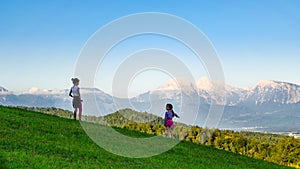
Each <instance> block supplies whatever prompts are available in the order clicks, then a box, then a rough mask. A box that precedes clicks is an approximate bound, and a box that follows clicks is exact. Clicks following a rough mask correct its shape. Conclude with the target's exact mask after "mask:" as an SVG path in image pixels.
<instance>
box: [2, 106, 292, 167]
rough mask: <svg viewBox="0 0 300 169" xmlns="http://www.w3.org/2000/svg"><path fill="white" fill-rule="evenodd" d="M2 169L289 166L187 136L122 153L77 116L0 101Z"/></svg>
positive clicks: (138, 134)
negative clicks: (142, 154) (154, 148)
mask: <svg viewBox="0 0 300 169" xmlns="http://www.w3.org/2000/svg"><path fill="white" fill-rule="evenodd" d="M103 127H106V126H103ZM115 130H117V131H118V132H120V133H123V134H125V135H128V136H131V137H151V136H152V135H149V134H145V133H141V132H137V131H133V130H128V129H121V128H115ZM166 139H167V138H166ZM0 168H30V169H31V168H43V169H47V168H49V169H50V168H51V169H53V168H59V169H60V168H71V169H76V168H93V169H94V168H126V169H127V168H149V169H152V168H159V169H167V168H172V169H174V168H175V169H176V168H182V169H188V168H195V169H197V168H199V169H202V168H203V169H208V168H215V169H231V168H232V169H233V168H234V169H242V168H245V169H246V168H247V169H268V168H269V169H277V168H278V169H281V168H282V169H283V168H289V167H285V166H280V165H277V164H274V163H269V162H265V161H263V160H258V159H254V158H249V157H246V156H242V155H239V154H234V153H231V152H228V151H224V150H218V149H215V148H213V147H208V146H203V145H198V144H194V143H190V142H185V141H182V142H180V143H179V144H178V145H177V146H175V147H174V148H172V149H171V150H169V151H167V152H165V153H163V154H160V155H157V156H153V157H149V158H127V157H122V156H118V155H115V154H112V153H110V152H107V151H106V150H104V149H103V148H101V147H99V146H98V145H96V144H95V143H94V142H93V141H92V140H91V139H90V138H89V137H88V136H87V135H86V133H85V132H84V130H83V129H82V127H81V125H80V123H79V122H78V121H74V120H71V119H66V118H62V117H57V116H53V115H47V114H43V113H38V112H33V111H28V110H24V109H19V108H11V107H3V106H0Z"/></svg>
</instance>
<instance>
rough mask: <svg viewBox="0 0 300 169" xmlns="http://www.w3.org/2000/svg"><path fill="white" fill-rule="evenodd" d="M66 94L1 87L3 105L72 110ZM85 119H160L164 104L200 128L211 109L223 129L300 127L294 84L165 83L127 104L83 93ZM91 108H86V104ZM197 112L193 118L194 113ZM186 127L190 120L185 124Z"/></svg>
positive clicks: (299, 88)
mask: <svg viewBox="0 0 300 169" xmlns="http://www.w3.org/2000/svg"><path fill="white" fill-rule="evenodd" d="M68 92H69V89H66V90H41V89H37V88H31V89H29V90H27V91H24V92H21V93H18V94H16V93H13V92H8V91H7V90H6V89H4V88H0V104H1V105H22V106H37V107H58V108H63V109H68V110H72V104H71V101H72V99H71V98H70V97H69V96H68ZM81 94H82V98H83V106H84V110H85V114H89V115H105V114H109V113H113V112H115V111H116V110H117V109H121V108H126V107H128V108H132V109H135V110H138V111H147V112H150V113H153V114H156V115H160V116H163V115H162V114H161V113H163V112H164V106H165V104H166V103H169V102H170V103H173V105H174V109H175V110H176V111H177V112H180V110H184V111H185V112H183V113H185V114H183V115H182V118H181V119H184V118H185V117H193V118H195V120H196V121H195V123H191V124H196V125H198V126H202V125H203V124H204V123H205V120H206V118H207V117H208V112H209V110H210V105H211V104H216V105H222V106H225V109H224V113H223V118H222V120H221V121H220V125H219V126H221V127H227V128H228V127H241V126H242V127H247V126H267V127H270V126H271V127H272V128H274V127H278V126H280V127H287V128H288V129H291V128H300V86H299V85H296V84H291V83H286V82H279V81H272V80H262V81H260V82H259V83H258V84H257V85H255V86H253V87H248V88H243V89H242V88H237V87H233V86H230V85H227V84H224V83H222V82H215V81H211V80H210V79H208V78H201V79H199V80H198V81H197V82H196V83H193V82H190V81H188V80H183V79H177V80H169V81H167V82H165V83H164V84H162V85H160V86H159V87H158V88H156V89H153V90H150V91H148V92H146V93H143V94H141V95H139V96H137V97H134V98H130V99H122V98H116V97H113V96H111V95H109V94H106V93H104V92H103V91H101V90H99V89H95V88H82V89H81ZM88 102H93V103H94V104H93V106H91V107H86V105H87V104H86V103H88ZM191 113H196V115H197V117H196V116H195V114H191ZM186 121H188V122H190V121H189V119H188V120H186Z"/></svg>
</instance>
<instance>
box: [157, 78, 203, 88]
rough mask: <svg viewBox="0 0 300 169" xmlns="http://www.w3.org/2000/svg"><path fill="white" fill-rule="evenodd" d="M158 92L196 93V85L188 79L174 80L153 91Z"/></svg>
mask: <svg viewBox="0 0 300 169" xmlns="http://www.w3.org/2000/svg"><path fill="white" fill-rule="evenodd" d="M157 90H158V91H160V90H183V91H190V90H193V91H197V90H196V85H195V84H194V83H193V82H191V81H190V80H188V79H184V78H176V79H170V80H168V81H167V82H166V83H164V84H162V85H160V86H158V88H157V89H155V91H157Z"/></svg>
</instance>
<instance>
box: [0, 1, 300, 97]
mask: <svg viewBox="0 0 300 169" xmlns="http://www.w3.org/2000/svg"><path fill="white" fill-rule="evenodd" d="M299 9H300V1H299V0H273V1H271V0H253V1H246V0H240V1H236V0H226V1H225V0H224V1H222V0H220V1H199V0H194V1H173V0H172V1H171V0H165V1H158V0H152V1H138V0H131V1H121V0H118V1H116V0H115V1H109V0H106V1H71V0H69V1H67V0H53V1H31V0H28V1H21V0H20V1H14V0H12V1H1V2H0V65H1V66H0V72H1V73H0V86H3V87H5V88H6V89H8V90H10V91H22V90H27V89H29V88H31V87H38V88H41V89H65V88H69V87H70V85H71V82H70V78H71V77H72V75H73V71H74V67H75V64H76V61H77V57H78V56H79V53H80V50H81V48H82V47H83V45H84V44H85V43H86V41H87V40H88V38H89V37H90V36H91V35H92V34H93V33H94V32H96V31H97V30H98V29H99V28H101V27H102V26H104V25H105V24H107V23H109V22H111V21H112V20H115V19H117V18H119V17H122V16H126V15H129V14H134V13H141V12H163V13H169V14H172V15H176V16H179V17H181V18H184V19H186V20H187V21H189V22H191V23H193V24H194V25H195V26H197V27H198V28H199V29H200V30H201V31H202V32H203V33H204V34H205V35H206V36H207V37H208V38H209V39H210V41H211V42H212V44H213V45H214V47H215V49H216V51H217V52H218V55H219V57H220V61H221V63H222V66H223V69H224V73H225V80H226V83H229V84H230V85H233V86H237V87H245V86H252V85H255V84H256V83H257V82H258V81H259V80H280V81H287V82H292V83H296V84H300V78H299V74H300V69H299V68H300V10H299ZM154 41H155V43H153V42H154ZM141 42H143V43H141ZM156 42H159V43H156ZM126 43H128V44H132V45H129V46H131V47H132V48H130V49H129V51H132V50H134V49H135V48H134V47H133V46H135V44H138V46H139V47H140V48H142V47H160V48H167V49H169V48H168V47H170V45H165V44H166V43H167V44H170V43H173V44H174V45H173V49H175V48H176V52H181V54H182V55H184V54H186V55H185V58H186V59H183V60H184V62H187V64H189V65H191V67H193V68H195V67H198V66H197V65H193V64H194V63H193V60H192V59H188V55H189V54H188V53H187V52H185V49H183V48H182V50H180V49H181V48H180V46H179V45H178V44H176V42H171V41H170V40H169V39H167V38H164V37H157V36H145V37H134V38H132V39H129V40H128V41H127V42H124V44H123V45H126ZM154 44H155V45H154ZM171 46H172V45H171ZM117 49H120V51H119V53H120V52H121V51H122V45H120V46H119V47H116V50H117ZM136 49H139V48H136ZM169 50H171V51H172V48H170V49H169ZM176 52H175V53H176ZM111 55H113V52H112V53H111ZM112 57H118V55H117V54H116V55H114V56H112ZM116 60H118V59H115V61H116ZM119 60H122V58H119ZM107 61H109V59H108V60H107ZM103 63H105V62H103ZM107 63H110V62H107ZM115 64H117V62H116V63H115ZM191 70H192V71H193V73H194V75H195V78H200V77H201V76H205V73H204V72H205V71H203V70H204V69H203V67H201V66H200V67H199V69H191ZM104 72H105V70H104V71H103V72H102V73H104ZM104 74H105V73H104ZM150 74H151V73H150ZM150 74H149V72H148V74H147V73H145V74H143V76H142V75H141V76H140V77H137V80H136V83H135V84H132V87H133V89H132V90H139V91H143V90H146V88H147V87H149V86H146V87H145V86H142V85H141V84H143V83H141V82H142V81H143V82H144V80H145V79H148V80H149V82H147V83H146V84H149V83H151V82H153V85H154V84H155V85H157V84H158V82H159V83H160V82H161V81H163V80H165V79H167V78H168V77H167V76H166V75H163V74H161V73H159V72H152V74H151V75H150ZM106 75H107V76H102V77H101V71H100V73H99V76H100V77H99V79H100V80H97V79H96V82H97V83H98V84H99V88H101V89H103V90H104V91H106V92H108V93H109V92H110V91H109V89H110V86H109V83H105V82H107V81H109V80H108V79H109V78H110V77H111V76H112V74H109V73H108V74H106ZM154 75H155V76H154ZM151 78H152V79H151ZM155 78H157V79H155ZM155 82H156V83H155Z"/></svg>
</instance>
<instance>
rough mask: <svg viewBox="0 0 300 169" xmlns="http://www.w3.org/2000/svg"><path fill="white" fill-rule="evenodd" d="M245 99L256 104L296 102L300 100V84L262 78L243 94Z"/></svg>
mask: <svg viewBox="0 0 300 169" xmlns="http://www.w3.org/2000/svg"><path fill="white" fill-rule="evenodd" d="M241 98H242V100H243V101H246V102H248V103H252V104H253V103H254V104H257V105H259V104H264V103H275V104H294V103H298V102H299V101H300V86H299V85H296V84H291V83H286V82H279V81H273V80H262V81H260V82H259V83H258V84H257V85H256V86H254V87H253V88H250V89H249V90H248V91H247V92H246V93H245V94H243V95H242V96H241Z"/></svg>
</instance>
